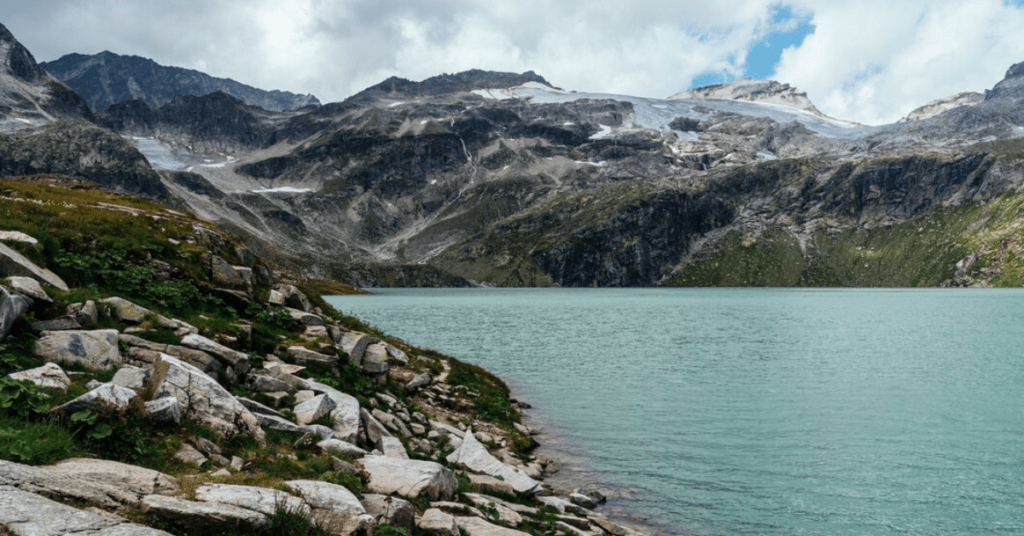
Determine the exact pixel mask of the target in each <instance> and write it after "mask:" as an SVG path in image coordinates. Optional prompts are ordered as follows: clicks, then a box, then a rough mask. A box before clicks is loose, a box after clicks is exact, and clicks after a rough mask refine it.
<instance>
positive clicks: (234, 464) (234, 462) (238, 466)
mask: <svg viewBox="0 0 1024 536" xmlns="http://www.w3.org/2000/svg"><path fill="white" fill-rule="evenodd" d="M228 466H229V467H231V468H232V469H234V470H235V471H241V470H242V467H244V466H245V460H243V459H241V458H239V457H238V456H232V457H231V462H230V463H229V464H228Z"/></svg>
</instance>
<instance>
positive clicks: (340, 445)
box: [316, 439, 368, 458]
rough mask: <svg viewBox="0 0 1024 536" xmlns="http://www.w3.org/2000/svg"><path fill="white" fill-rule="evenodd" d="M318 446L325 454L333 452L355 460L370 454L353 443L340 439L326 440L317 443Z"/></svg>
mask: <svg viewBox="0 0 1024 536" xmlns="http://www.w3.org/2000/svg"><path fill="white" fill-rule="evenodd" d="M316 446H318V447H320V448H321V449H322V450H323V451H324V452H331V453H334V454H340V455H342V456H350V457H353V458H361V457H363V456H366V455H367V454H368V453H367V452H366V451H365V450H363V449H361V448H359V447H357V446H355V445H353V444H352V443H349V442H347V441H342V440H340V439H325V440H323V441H321V442H319V443H317V444H316Z"/></svg>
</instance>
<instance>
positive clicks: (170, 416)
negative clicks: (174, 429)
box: [145, 396, 181, 425]
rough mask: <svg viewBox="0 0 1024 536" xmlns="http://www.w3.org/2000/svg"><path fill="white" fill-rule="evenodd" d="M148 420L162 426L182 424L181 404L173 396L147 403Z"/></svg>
mask: <svg viewBox="0 0 1024 536" xmlns="http://www.w3.org/2000/svg"><path fill="white" fill-rule="evenodd" d="M145 414H146V418H147V419H149V420H151V421H153V422H155V423H162V424H175V425H178V424H181V402H179V401H178V399H177V398H174V397H173V396H169V397H165V398H158V399H156V400H150V401H149V402H146V409H145Z"/></svg>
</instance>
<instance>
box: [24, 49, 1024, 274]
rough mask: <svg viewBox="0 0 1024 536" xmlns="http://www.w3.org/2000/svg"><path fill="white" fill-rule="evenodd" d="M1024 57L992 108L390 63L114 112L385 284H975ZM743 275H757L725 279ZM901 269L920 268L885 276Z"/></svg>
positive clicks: (279, 229)
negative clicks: (356, 89) (842, 115)
mask: <svg viewBox="0 0 1024 536" xmlns="http://www.w3.org/2000/svg"><path fill="white" fill-rule="evenodd" d="M1020 71H1021V69H1020V68H1019V67H1016V66H1015V67H1014V68H1011V69H1010V71H1009V72H1008V74H1007V78H1006V80H1004V81H1003V82H1001V83H1000V84H998V85H997V86H996V87H995V88H993V90H991V91H989V92H988V93H987V94H986V96H985V98H984V100H983V101H980V102H977V100H978V99H977V98H972V97H970V96H968V97H965V98H958V99H955V100H953V101H948V102H944V103H938V104H936V105H933V106H930V107H926V109H925V111H922V113H920V114H918V115H916V116H915V117H919V119H911V120H907V121H904V122H901V123H898V124H893V125H884V126H880V127H865V126H862V125H857V124H854V123H847V122H842V121H837V120H835V119H831V118H828V117H824V116H822V115H820V114H819V113H817V112H816V109H815V108H814V106H813V104H811V103H810V102H809V101H808V100H806V96H805V95H803V94H802V93H799V92H797V91H796V90H795V89H793V88H791V87H789V86H788V85H784V84H778V83H776V82H756V81H749V80H748V81H741V82H738V83H736V84H732V85H728V86H718V87H711V88H701V89H698V90H694V91H692V92H690V93H688V94H681V95H676V96H674V97H673V98H672V99H666V100H655V99H641V98H634V97H628V96H615V95H591V94H585V93H576V92H567V91H564V90H560V89H558V88H554V87H552V86H550V85H549V84H547V83H546V81H544V79H543V78H541V77H539V76H537V75H536V74H535V73H525V74H521V75H519V74H512V73H490V72H485V71H469V72H466V73H459V74H455V75H442V76H439V77H435V78H431V79H428V80H425V81H423V82H412V81H408V80H402V79H389V80H386V81H384V82H382V83H381V84H378V85H377V86H374V87H372V88H369V89H367V90H366V91H364V92H362V93H360V94H358V95H356V96H354V97H352V98H351V99H348V100H347V101H345V102H342V103H333V104H329V105H326V106H321V107H318V108H313V109H303V110H293V111H288V112H273V111H266V110H261V109H259V108H256V107H253V106H249V105H246V104H244V103H243V102H241V101H239V100H237V99H235V98H233V97H231V96H229V95H226V94H223V93H214V94H211V95H206V96H203V97H179V98H177V99H175V100H174V101H172V102H169V103H167V104H164V105H162V106H160V107H159V108H154V107H152V106H149V105H148V104H146V103H145V102H143V101H141V100H135V101H127V102H123V103H120V104H118V105H116V106H113V107H111V108H110V109H108V110H107V112H105V113H103V114H101V116H100V118H99V119H98V121H99V122H100V123H101V124H102V125H104V126H106V127H107V128H109V129H111V130H113V131H115V132H117V133H119V134H121V135H122V136H124V137H126V138H127V139H129V140H130V141H131V143H132V144H134V145H135V146H136V147H137V148H138V149H139V150H140V151H141V152H142V153H143V154H145V156H146V158H147V159H148V162H149V163H150V164H152V165H153V166H155V167H157V168H159V169H160V170H161V171H160V173H161V177H162V178H161V181H162V185H161V187H162V188H166V191H167V192H168V193H169V194H170V195H171V196H172V197H175V198H177V199H178V200H179V202H180V203H183V204H184V205H186V206H188V207H189V208H191V209H192V210H193V211H194V212H195V213H196V214H197V215H199V216H201V217H203V218H206V219H209V220H213V221H216V222H217V223H218V224H220V225H222V226H224V227H225V228H229V229H231V230H233V231H234V232H237V233H239V234H242V235H246V236H249V237H251V238H252V239H253V242H254V243H260V244H269V245H271V246H270V247H273V248H279V249H280V250H282V251H283V252H284V253H285V254H287V255H290V256H292V257H293V258H302V259H303V260H304V261H303V263H304V266H303V267H302V269H304V270H305V271H306V272H307V273H308V274H310V275H315V276H321V277H335V278H343V279H346V280H349V281H353V282H356V283H359V284H364V285H385V284H388V285H393V284H402V285H417V284H424V285H460V284H467V283H473V282H478V283H484V284H494V285H566V286H595V285H596V286H646V285H664V284H727V283H728V284H768V279H763V278H762V279H758V277H760V276H756V275H755V274H775V275H777V276H778V277H775V276H772V277H771V278H769V279H771V283H772V284H818V285H820V284H828V285H834V284H840V285H842V284H862V285H863V284H867V285H872V284H885V285H938V284H940V283H942V282H943V281H946V280H949V281H950V282H951V284H971V283H974V282H976V280H977V278H975V276H974V275H972V273H973V272H965V273H960V272H961V271H963V269H958V268H956V265H957V264H958V261H960V260H962V259H964V258H967V257H968V256H970V255H974V256H975V257H977V258H982V259H986V258H987V257H985V256H984V255H986V253H984V252H986V251H988V252H993V253H992V254H993V255H995V254H997V253H998V255H1001V257H999V258H1000V259H1005V258H1007V257H1006V256H1007V255H1009V253H1008V252H1011V251H1013V248H1014V247H1016V246H1013V244H1015V243H1016V242H1014V241H1013V240H1011V241H1010V242H1007V243H1006V244H1003V245H1002V246H1000V245H998V244H996V245H995V246H993V245H992V244H989V243H987V242H986V243H983V239H982V235H981V234H979V233H983V232H984V233H989V234H988V235H985V236H988V237H990V238H991V236H996V235H998V236H1001V237H1002V236H1008V235H1007V234H1006V233H1004V232H1003V231H1005V230H1008V229H1009V227H1007V226H1008V225H1009V223H1006V220H1005V218H1004V217H1003V216H1001V215H1000V214H1003V215H1005V214H1009V213H1010V212H1012V210H1013V208H1012V206H1015V205H1014V204H1013V201H1012V199H1015V197H1014V196H1016V195H1017V193H1016V192H1017V191H1018V189H1019V188H1021V187H1022V185H1024V184H1022V183H1024V174H1021V171H1020V170H1021V167H1022V166H1021V164H1020V156H1019V155H1020V154H1024V147H1022V143H1021V141H1020V138H1021V137H1022V136H1024V108H1022V107H1021V102H1022V101H1024V96H1022V95H1019V94H1018V92H1017V91H1016V87H1017V81H1018V80H1019V79H1020ZM111 143H113V142H111ZM19 150H20V149H17V148H12V149H9V150H8V152H7V154H8V156H7V157H6V158H7V159H8V160H7V161H8V162H12V164H9V169H12V170H16V171H17V172H19V173H20V172H38V171H41V170H42V169H44V167H45V166H43V167H39V166H30V165H29V163H32V162H44V161H48V160H46V159H45V158H40V157H38V156H34V157H31V158H27V157H24V156H18V154H19V153H18V151H19ZM130 153H132V151H123V153H122V154H123V155H124V160H123V161H119V162H115V161H113V160H111V161H109V162H107V163H106V164H104V165H105V166H106V167H105V169H107V170H111V171H110V172H108V173H98V172H97V173H93V175H87V174H85V173H84V172H83V173H80V174H81V175H85V176H91V177H95V180H107V181H108V183H114V184H115V185H118V184H119V185H120V187H122V188H128V187H129V186H131V187H135V188H138V189H139V191H145V192H147V193H148V194H149V195H162V193H161V192H160V191H159V189H158V188H156V187H155V186H154V187H152V189H150V190H147V189H146V188H149V187H150V186H145V187H143V186H140V185H142V184H146V185H152V184H153V181H152V178H151V177H149V178H146V179H145V180H141V179H140V180H121V181H120V182H118V181H111V180H110V177H112V176H118V173H120V172H122V171H123V170H125V169H135V170H141V169H142V166H140V165H137V163H136V162H137V160H133V157H132V156H131V154H130ZM79 161H80V159H79ZM66 162H72V160H66ZM15 163H16V165H15ZM51 167H52V166H51ZM59 167H60V169H68V170H70V168H72V167H74V166H73V165H72V164H70V163H68V164H67V165H64V164H62V165H61V166H59ZM132 173H135V172H132ZM139 173H143V172H142V171H139ZM133 176H137V177H142V175H133ZM1008 199H1009V200H1010V201H1008ZM975 207H989V208H991V210H993V211H996V212H998V214H997V213H996V212H991V213H986V214H987V215H986V216H985V217H984V218H988V219H987V220H985V222H989V223H984V222H983V223H982V224H979V225H976V226H975V225H973V224H974V223H975V222H976V221H981V219H984V218H982V217H981V216H978V217H979V218H980V219H979V220H975V221H971V222H967V221H966V219H968V218H970V217H974V216H975V215H976V212H973V211H974V210H975ZM993 207H995V208H993ZM986 210H988V208H987V209H986ZM928 218H940V219H943V218H945V219H943V221H944V222H945V223H946V226H945V227H943V229H945V230H944V231H942V232H941V233H938V232H937V233H938V234H935V235H927V234H923V235H921V236H914V235H913V234H912V233H910V230H911V229H916V228H918V227H919V228H921V229H925V228H929V227H926V226H918V227H914V225H915V222H918V221H920V220H922V219H928ZM995 221H1000V222H1003V223H999V224H998V225H1000V226H1002V227H1000V228H999V229H994V228H993V227H992V226H993V225H995V224H994V223H991V222H995ZM954 230H955V231H954ZM1007 232H1008V231H1007ZM922 233H924V231H922ZM940 235H941V236H940ZM858 248H859V249H858ZM873 248H883V249H885V251H886V252H887V253H882V252H877V251H876V250H875V249H873ZM867 251H876V254H871V255H869V254H867V253H865V252H867ZM894 252H903V253H899V254H897V253H894ZM911 257H913V258H911ZM766 259H770V261H768V260H766ZM779 259H785V262H781V261H779V262H776V261H778V260H779ZM861 261H864V262H861ZM766 262H767V263H768V264H764V263H766ZM984 262H991V263H995V262H996V261H993V260H989V261H984ZM999 262H1000V263H1003V261H999ZM737 263H739V264H737ZM960 264H964V263H960ZM969 264H971V265H972V266H974V265H976V264H977V263H976V262H975V263H969ZM730 266H731V267H732V268H729V267H730ZM904 266H915V267H917V268H914V269H913V270H909V271H906V270H903V269H902V267H904ZM1005 266H1007V265H1006V264H1005V263H1003V264H1000V268H991V270H997V271H998V270H1003V271H1004V272H1005ZM716 267H723V268H722V269H718V268H716ZM738 267H739V268H738ZM733 268H735V269H737V270H739V272H736V273H735V274H733V275H734V276H735V277H733V276H730V277H731V279H723V278H722V277H720V276H721V274H722V273H726V272H728V270H730V269H733ZM740 268H742V270H740ZM918 268H920V269H918ZM986 268H990V267H986ZM1022 270H1024V268H1022ZM741 272H742V273H741ZM893 272H899V273H900V274H903V275H900V276H899V277H889V276H888V275H885V274H887V273H893ZM991 273H995V272H991ZM737 274H738V275H737ZM958 274H959V275H958ZM979 274H980V275H978V277H982V276H985V277H988V276H987V275H985V274H981V273H980V272H979ZM972 278H974V279H972ZM982 279H984V277H982ZM1007 280H1009V279H1007Z"/></svg>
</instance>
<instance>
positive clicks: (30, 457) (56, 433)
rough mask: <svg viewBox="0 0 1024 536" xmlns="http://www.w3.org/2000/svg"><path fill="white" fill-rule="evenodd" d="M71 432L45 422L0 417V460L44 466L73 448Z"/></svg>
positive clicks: (72, 452) (73, 449) (65, 455)
mask: <svg viewBox="0 0 1024 536" xmlns="http://www.w3.org/2000/svg"><path fill="white" fill-rule="evenodd" d="M76 450H77V449H76V447H75V443H74V440H73V439H72V436H71V434H70V433H69V432H68V431H67V430H64V429H63V428H61V427H59V426H54V425H53V424H51V423H49V422H39V423H34V422H27V421H24V420H22V419H19V418H17V417H11V416H0V459H4V460H10V461H14V462H18V463H24V464H29V465H45V464H50V463H53V462H55V461H57V460H60V459H62V458H66V457H68V456H70V455H72V454H74V453H75V451H76Z"/></svg>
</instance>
